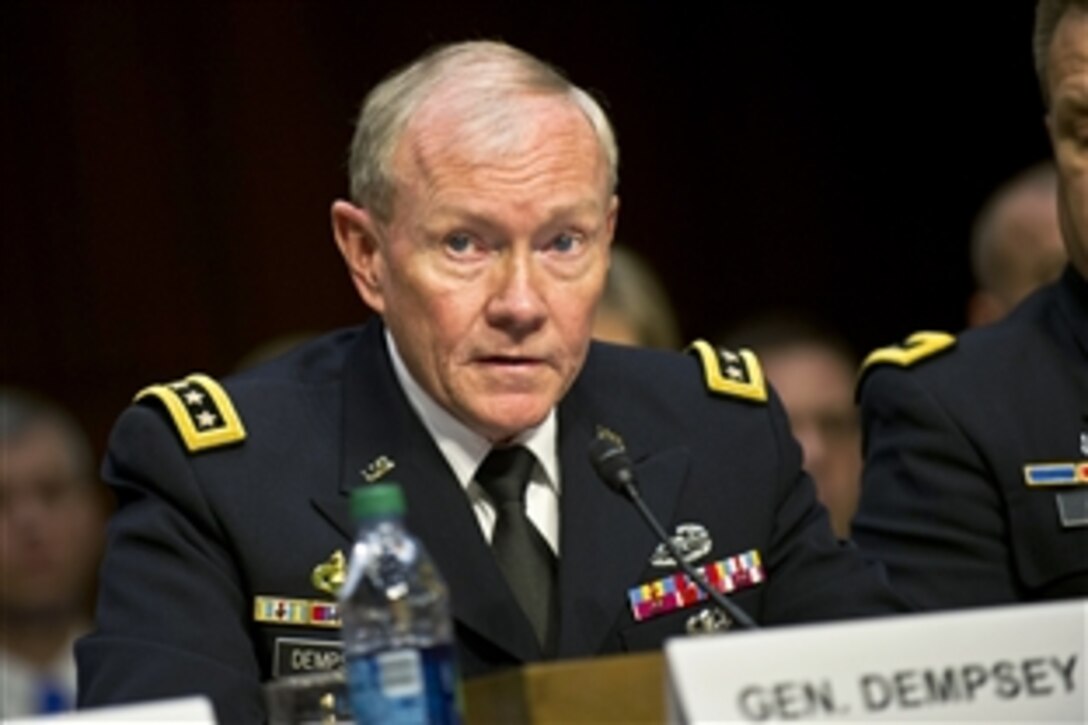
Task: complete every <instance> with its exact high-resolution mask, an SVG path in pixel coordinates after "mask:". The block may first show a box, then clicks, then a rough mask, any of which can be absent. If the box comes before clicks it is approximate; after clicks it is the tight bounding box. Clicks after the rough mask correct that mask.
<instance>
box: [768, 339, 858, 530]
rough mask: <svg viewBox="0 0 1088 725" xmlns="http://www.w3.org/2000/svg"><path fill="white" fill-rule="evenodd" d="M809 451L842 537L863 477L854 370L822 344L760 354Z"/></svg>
mask: <svg viewBox="0 0 1088 725" xmlns="http://www.w3.org/2000/svg"><path fill="white" fill-rule="evenodd" d="M760 362H761V363H762V364H763V370H764V373H765V374H766V376H767V379H768V380H770V381H771V384H772V385H773V386H774V388H775V390H776V391H777V392H778V394H779V396H780V397H781V398H782V404H783V405H784V406H785V408H786V412H787V413H789V417H790V427H791V429H792V430H793V434H794V437H796V438H797V440H798V442H799V443H800V444H801V449H802V451H803V452H804V467H805V470H807V471H808V472H809V473H810V474H811V475H812V477H813V479H814V480H815V482H816V491H817V494H818V496H819V498H820V501H822V502H823V504H824V506H826V507H827V509H828V512H829V514H830V515H831V523H832V527H833V528H834V529H835V533H836V534H837V535H838V536H839V537H840V538H846V537H847V536H848V535H849V531H850V520H851V519H852V518H853V516H854V512H855V510H856V509H857V503H858V493H859V490H860V488H859V487H860V481H861V460H862V459H861V433H860V429H859V426H858V419H857V411H856V410H855V407H854V369H853V368H852V367H851V366H849V365H848V364H847V363H846V362H845V361H844V360H843V359H842V358H841V357H840V356H838V355H837V354H835V353H834V352H832V351H830V350H828V349H826V348H823V347H820V346H818V345H806V344H798V345H794V346H790V347H787V348H783V349H781V350H775V351H773V352H771V353H767V352H764V353H762V354H761V355H760Z"/></svg>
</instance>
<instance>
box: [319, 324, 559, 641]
mask: <svg viewBox="0 0 1088 725" xmlns="http://www.w3.org/2000/svg"><path fill="white" fill-rule="evenodd" d="M343 397H344V410H343V416H344V418H343V420H344V425H343V433H344V440H343V447H342V455H341V458H342V461H343V463H342V466H341V474H340V481H339V490H338V491H337V492H336V493H335V494H332V495H329V496H324V497H321V498H319V499H315V500H314V504H315V506H317V507H318V509H319V510H321V511H322V513H323V514H324V515H325V516H326V517H327V518H329V519H330V521H332V522H333V524H334V525H335V526H336V527H337V528H339V529H340V530H341V532H343V533H344V535H345V537H346V538H347V539H348V541H349V542H350V540H351V539H352V538H353V537H354V532H353V526H352V524H351V522H350V516H349V514H348V495H349V493H350V491H351V489H352V488H354V487H355V486H358V485H365V484H366V480H365V477H364V475H363V472H364V471H367V470H368V467H371V464H373V462H374V461H377V460H378V459H379V458H380V457H382V456H384V457H385V458H386V459H387V460H389V461H391V462H392V463H393V467H392V468H391V469H389V470H388V472H387V473H385V474H384V475H382V476H380V477H379V478H378V480H386V481H395V482H397V483H399V484H400V485H401V487H402V488H403V489H404V493H405V498H406V499H407V505H408V518H407V524H408V527H409V528H410V529H411V530H412V532H413V533H415V534H416V535H418V536H419V537H420V538H422V539H423V541H424V543H425V545H426V547H427V550H428V552H429V553H430V555H431V557H432V559H433V560H434V562H435V564H436V565H437V567H438V570H439V571H440V572H441V574H442V576H443V578H444V579H445V580H446V584H447V585H448V586H449V588H450V592H451V604H452V608H453V616H454V619H455V620H456V621H457V622H458V623H459V624H460V625H461V626H464V627H467V628H469V629H471V630H473V631H474V632H475V633H476V634H477V635H479V636H480V637H483V638H484V639H486V640H488V641H489V642H491V644H493V645H494V646H496V647H498V648H500V649H503V650H506V651H507V652H509V653H510V655H511V656H513V657H515V658H517V659H519V660H522V661H530V660H534V659H539V657H540V646H539V644H538V643H537V641H536V638H535V636H534V635H533V632H532V629H531V628H530V626H529V623H528V620H527V619H526V618H525V616H524V615H523V614H522V613H521V610H520V608H519V606H518V604H517V602H516V600H515V599H514V598H513V594H511V593H510V590H509V587H508V586H507V584H506V580H505V579H504V578H503V576H502V573H501V571H500V570H499V568H498V565H497V564H496V563H495V558H494V556H493V554H492V552H491V548H490V547H489V546H488V544H487V542H486V541H485V540H484V537H483V534H482V533H481V532H480V528H479V524H478V523H477V521H476V517H475V514H474V513H473V511H472V508H471V506H470V505H469V502H468V498H467V496H466V495H465V493H464V490H463V489H462V488H461V486H460V484H459V483H458V482H457V480H456V479H455V477H454V475H453V473H452V472H451V471H450V469H449V466H448V464H447V463H446V460H445V458H444V457H443V456H442V453H441V451H439V450H438V447H437V446H436V445H435V444H434V442H433V441H432V439H431V437H430V434H429V433H428V432H427V430H426V428H425V427H424V426H423V424H422V422H421V421H420V420H419V419H418V417H417V416H416V415H415V412H414V411H413V410H412V408H411V406H410V404H409V403H408V401H407V399H406V398H405V396H404V394H403V392H402V391H401V388H400V385H399V383H398V382H397V380H396V376H395V374H394V373H393V370H392V366H391V365H390V363H389V359H388V354H387V352H386V348H385V342H384V332H383V327H382V326H381V325H380V324H379V323H377V322H376V321H375V322H372V323H370V324H369V325H367V326H366V328H365V329H364V331H363V334H362V338H361V339H360V341H359V342H358V343H357V344H356V346H355V349H354V350H353V351H352V353H351V354H349V356H348V359H347V363H346V366H345V370H344V396H343ZM369 470H374V469H373V467H371V468H370V469H369Z"/></svg>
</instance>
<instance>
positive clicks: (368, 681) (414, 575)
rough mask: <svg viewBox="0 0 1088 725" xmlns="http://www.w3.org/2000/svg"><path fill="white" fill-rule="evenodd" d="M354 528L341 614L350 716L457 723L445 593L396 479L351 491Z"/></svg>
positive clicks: (395, 724)
mask: <svg viewBox="0 0 1088 725" xmlns="http://www.w3.org/2000/svg"><path fill="white" fill-rule="evenodd" d="M351 510H352V515H353V516H354V518H355V522H356V526H357V534H356V537H355V543H354V544H353V545H352V550H351V557H350V561H349V563H348V573H347V578H346V580H345V581H344V586H343V587H341V589H340V594H339V596H340V616H341V622H342V629H341V632H342V637H343V639H344V657H345V667H346V676H347V686H348V698H349V700H350V702H351V709H352V712H353V714H354V716H355V721H356V722H357V723H360V724H362V725H369V724H370V723H381V724H382V725H385V724H386V723H388V724H390V725H407V724H408V723H412V724H414V725H446V724H447V723H449V724H451V725H452V724H456V723H460V722H461V708H460V697H459V694H460V690H459V680H458V673H457V663H456V654H455V652H454V644H453V624H452V620H451V619H450V607H449V594H448V590H447V589H446V585H445V582H443V580H442V577H441V575H440V574H439V572H438V569H437V568H436V567H435V566H434V564H433V563H432V562H431V559H430V556H428V554H427V552H426V550H425V549H424V548H423V545H422V543H421V542H420V541H419V540H418V539H417V538H415V537H414V536H412V535H411V533H409V532H408V530H407V529H406V528H405V527H404V512H405V505H404V494H403V493H402V492H401V489H400V486H398V485H397V484H395V483H377V484H370V485H366V486H361V487H359V488H357V489H355V490H354V491H353V492H352V496H351Z"/></svg>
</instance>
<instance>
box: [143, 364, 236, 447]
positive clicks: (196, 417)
mask: <svg viewBox="0 0 1088 725" xmlns="http://www.w3.org/2000/svg"><path fill="white" fill-rule="evenodd" d="M145 398H155V399H158V400H159V401H160V402H161V403H162V404H163V405H164V406H166V410H167V412H169V413H170V417H171V418H173V420H174V425H175V426H176V427H177V429H178V433H179V434H181V439H182V441H183V442H184V443H185V447H186V448H187V449H189V451H190V452H191V453H195V452H196V451H202V450H206V449H209V448H218V447H220V446H225V445H229V444H231V443H238V442H240V441H243V440H245V437H246V431H245V428H243V427H242V419H241V418H239V417H238V412H237V411H236V410H235V409H234V405H233V404H232V403H231V402H230V397H229V396H227V391H226V390H224V389H223V386H222V385H220V384H219V383H217V382H215V381H214V380H212V379H211V378H210V377H208V376H207V375H201V374H199V373H197V374H193V375H190V376H189V377H187V378H185V379H184V380H178V381H176V382H173V383H166V384H165V385H152V386H149V387H147V388H144V389H143V390H141V391H140V392H139V393H137V394H136V400H144V399H145Z"/></svg>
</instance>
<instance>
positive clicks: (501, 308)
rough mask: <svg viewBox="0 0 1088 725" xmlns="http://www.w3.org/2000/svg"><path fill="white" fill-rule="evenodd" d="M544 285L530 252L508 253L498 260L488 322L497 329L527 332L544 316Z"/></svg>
mask: <svg viewBox="0 0 1088 725" xmlns="http://www.w3.org/2000/svg"><path fill="white" fill-rule="evenodd" d="M546 284H547V281H546V279H544V275H543V272H542V271H541V270H539V269H537V268H536V265H535V264H534V261H533V256H532V252H530V251H515V250H509V251H508V253H507V254H506V255H504V256H503V258H502V259H500V260H499V262H498V264H497V266H496V269H495V274H494V288H493V292H492V295H491V297H490V299H489V301H488V307H487V313H488V318H489V320H490V322H491V323H492V324H494V325H496V326H500V327H511V328H516V329H525V330H531V329H534V328H535V327H538V326H539V325H540V323H541V322H542V321H543V319H544V316H545V304H544V297H543V291H544V290H543V285H546Z"/></svg>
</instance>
